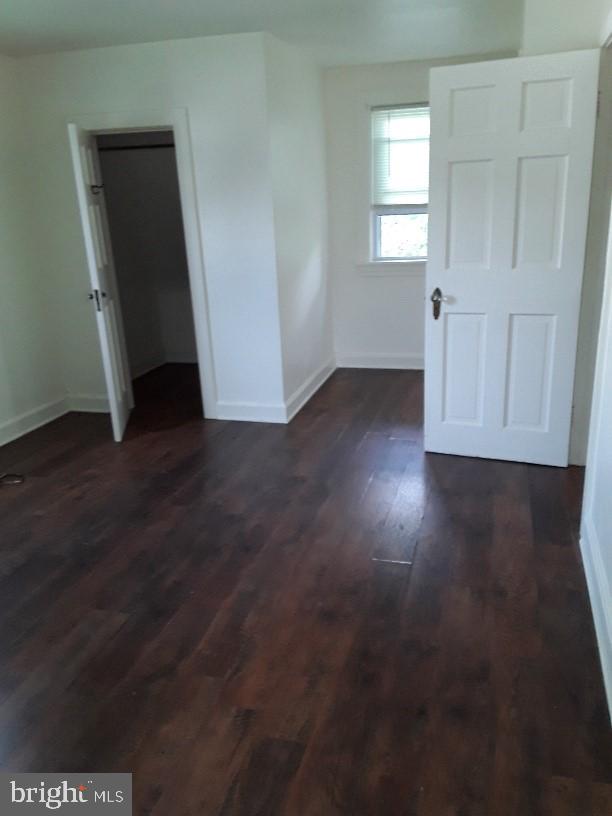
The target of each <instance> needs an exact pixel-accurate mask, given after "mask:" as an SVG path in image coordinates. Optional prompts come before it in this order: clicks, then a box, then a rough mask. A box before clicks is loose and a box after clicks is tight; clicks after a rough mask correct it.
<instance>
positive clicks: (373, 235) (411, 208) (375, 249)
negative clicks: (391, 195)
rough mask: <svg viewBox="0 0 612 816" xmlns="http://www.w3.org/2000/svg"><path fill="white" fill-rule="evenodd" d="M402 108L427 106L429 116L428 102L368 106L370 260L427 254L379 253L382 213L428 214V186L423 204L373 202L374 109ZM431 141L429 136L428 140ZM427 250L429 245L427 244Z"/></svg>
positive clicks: (416, 258)
mask: <svg viewBox="0 0 612 816" xmlns="http://www.w3.org/2000/svg"><path fill="white" fill-rule="evenodd" d="M402 108H427V110H428V112H429V115H430V117H431V109H430V105H429V102H410V103H403V104H396V105H376V106H372V107H371V108H370V242H369V243H370V262H371V263H376V264H384V263H396V264H397V263H405V264H411V263H425V262H426V261H427V258H428V255H398V256H388V255H381V254H380V217H381V216H383V215H421V214H426V215H429V192H430V190H429V188H428V190H427V193H428V195H427V202H425V203H423V204H374V203H373V198H374V134H373V129H372V122H373V114H374V113H375V112H376V111H381V110H382V111H386V110H400V109H402ZM429 141H430V142H431V137H430V140H429ZM428 250H429V246H428Z"/></svg>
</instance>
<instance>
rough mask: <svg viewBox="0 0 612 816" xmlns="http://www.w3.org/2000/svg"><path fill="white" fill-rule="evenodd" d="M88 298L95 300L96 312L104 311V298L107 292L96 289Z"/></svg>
mask: <svg viewBox="0 0 612 816" xmlns="http://www.w3.org/2000/svg"><path fill="white" fill-rule="evenodd" d="M87 297H88V298H89V300H93V302H94V305H95V307H96V312H101V311H102V298H105V297H106V292H100V291H99V290H98V289H94V290H93V292H90V293H89V294H88V295H87Z"/></svg>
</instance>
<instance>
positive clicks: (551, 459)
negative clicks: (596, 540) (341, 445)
mask: <svg viewBox="0 0 612 816" xmlns="http://www.w3.org/2000/svg"><path fill="white" fill-rule="evenodd" d="M598 61H599V52H597V51H580V52H573V53H569V54H555V55H551V56H543V57H528V58H517V59H511V60H497V61H495V62H489V63H478V64H474V65H460V66H449V67H444V68H435V69H433V70H432V71H431V89H430V104H431V165H430V169H431V172H430V177H431V178H430V228H429V231H430V248H429V260H428V264H427V289H428V295H429V294H430V293H431V292H432V291H433V290H434V288H435V287H440V289H441V290H442V292H443V295H444V301H443V303H442V310H441V312H442V313H441V315H440V319H438V320H436V319H434V315H433V310H432V304H431V303H430V302H429V298H428V300H427V304H426V310H427V311H426V344H425V346H426V348H425V350H426V388H425V393H426V396H425V446H426V449H427V450H429V451H438V452H441V453H455V454H462V455H467V456H483V457H489V458H500V459H513V460H519V461H525V462H537V463H541V464H554V465H567V457H568V448H569V430H570V419H571V400H572V388H573V379H574V361H575V354H576V339H577V331H578V313H579V306H580V292H581V286H582V272H583V264H584V250H585V242H586V227H587V215H588V205H589V193H590V182H591V163H592V151H593V136H594V126H595V111H596V98H597V71H598Z"/></svg>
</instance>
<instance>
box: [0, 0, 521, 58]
mask: <svg viewBox="0 0 612 816" xmlns="http://www.w3.org/2000/svg"><path fill="white" fill-rule="evenodd" d="M522 6H523V0H1V2H0V53H2V54H7V55H13V56H22V55H29V54H38V53H44V52H49V51H65V50H74V49H82V48H95V47H98V46H105V45H120V44H125V43H139V42H156V41H158V40H169V39H178V38H182V37H199V36H205V35H210V34H234V33H240V32H248V31H269V32H271V33H272V34H275V35H276V36H278V37H280V38H282V39H284V40H287V41H289V42H293V43H296V44H298V45H301V46H303V47H304V48H305V49H307V50H309V51H310V52H311V53H312V54H313V56H314V57H315V58H316V59H317V60H318V61H319V62H320V63H322V64H324V65H340V64H355V63H357V64H358V63H367V62H390V61H393V60H401V59H423V58H428V57H446V56H453V55H460V54H474V53H490V52H494V51H507V50H516V49H517V48H518V47H519V39H520V28H521V20H522Z"/></svg>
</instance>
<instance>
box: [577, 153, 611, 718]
mask: <svg viewBox="0 0 612 816" xmlns="http://www.w3.org/2000/svg"><path fill="white" fill-rule="evenodd" d="M611 141H612V140H611ZM611 146H612V144H611ZM608 235H609V238H608V250H607V252H608V261H607V270H606V275H605V277H606V281H605V289H604V306H603V310H602V320H601V331H600V335H599V344H598V352H597V371H596V376H595V389H594V393H593V415H592V418H591V432H590V438H589V452H588V457H587V469H586V482H585V491H584V503H583V516H582V530H581V549H582V556H583V561H584V567H585V572H586V576H587V581H588V585H589V594H590V596H591V605H592V608H593V617H594V620H595V629H596V632H597V640H598V643H599V651H600V656H601V662H602V668H603V673H604V680H605V683H606V689H607V693H608V703H609V707H610V715H611V716H612V512H610V498H611V497H612V219H611V220H610V223H609V232H608Z"/></svg>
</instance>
